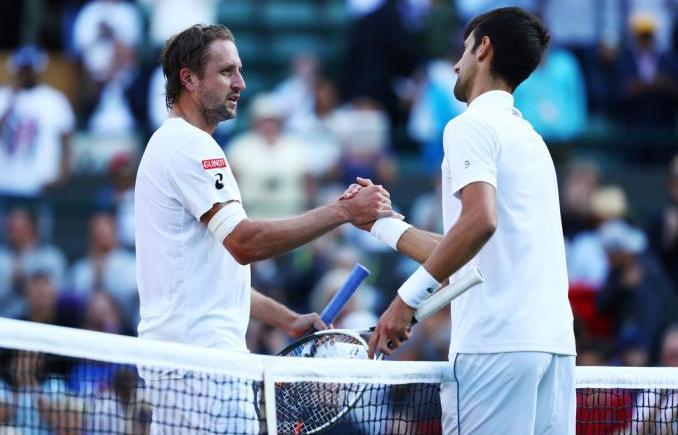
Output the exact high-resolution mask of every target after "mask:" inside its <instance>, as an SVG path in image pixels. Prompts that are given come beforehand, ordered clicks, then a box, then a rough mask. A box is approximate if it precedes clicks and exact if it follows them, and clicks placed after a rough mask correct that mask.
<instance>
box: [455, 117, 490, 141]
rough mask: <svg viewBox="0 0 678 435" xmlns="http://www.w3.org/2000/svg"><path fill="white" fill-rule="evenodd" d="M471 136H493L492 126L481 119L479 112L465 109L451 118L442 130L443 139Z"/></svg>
mask: <svg viewBox="0 0 678 435" xmlns="http://www.w3.org/2000/svg"><path fill="white" fill-rule="evenodd" d="M470 135H473V136H484V137H493V136H494V128H493V127H492V124H491V123H490V122H489V121H487V120H486V119H483V118H482V117H481V116H480V114H478V113H475V112H472V111H468V110H467V111H466V112H464V113H462V114H460V115H458V116H455V117H454V118H452V119H451V120H450V121H449V122H448V123H447V125H446V126H445V130H444V132H443V139H444V140H449V139H455V138H461V137H468V136H470Z"/></svg>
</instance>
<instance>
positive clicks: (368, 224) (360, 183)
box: [339, 177, 405, 232]
mask: <svg viewBox="0 0 678 435" xmlns="http://www.w3.org/2000/svg"><path fill="white" fill-rule="evenodd" d="M368 187H377V188H379V191H380V192H381V193H383V194H384V195H386V197H387V199H388V206H389V209H390V213H389V214H386V215H380V216H379V217H377V218H375V219H371V220H369V221H364V222H362V223H361V222H358V221H355V220H351V223H352V224H353V225H354V226H356V227H357V228H359V229H361V230H364V231H367V232H370V230H371V229H372V225H373V224H374V221H375V220H376V219H379V218H382V217H394V218H396V219H401V220H402V219H404V218H405V217H404V216H403V215H401V214H400V213H396V212H395V211H393V210H392V208H391V200H390V196H391V194H390V193H389V192H388V191H387V190H386V189H384V188H383V186H381V185H375V184H374V183H372V180H370V179H369V178H361V177H357V178H356V182H355V183H353V184H351V185H350V186H349V187H347V188H346V190H345V191H344V193H343V194H342V195H341V197H339V201H340V202H345V201H348V200H351V199H353V198H354V197H355V196H356V195H358V193H360V191H361V190H362V189H364V188H368Z"/></svg>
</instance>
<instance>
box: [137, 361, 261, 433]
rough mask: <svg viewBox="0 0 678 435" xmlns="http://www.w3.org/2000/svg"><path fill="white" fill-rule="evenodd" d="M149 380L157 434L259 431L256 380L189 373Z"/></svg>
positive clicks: (154, 431) (153, 431)
mask: <svg viewBox="0 0 678 435" xmlns="http://www.w3.org/2000/svg"><path fill="white" fill-rule="evenodd" d="M145 383H146V397H147V398H148V400H149V402H150V403H151V406H152V408H153V421H152V423H151V434H153V435H173V434H187V433H201V434H224V433H228V434H236V433H237V434H258V433H259V419H258V416H257V411H256V408H255V403H254V402H255V399H254V389H253V384H254V382H253V381H248V380H243V379H237V378H231V377H227V376H219V375H210V374H204V373H202V374H195V373H187V374H186V375H185V376H184V377H183V378H179V379H159V380H146V381H145Z"/></svg>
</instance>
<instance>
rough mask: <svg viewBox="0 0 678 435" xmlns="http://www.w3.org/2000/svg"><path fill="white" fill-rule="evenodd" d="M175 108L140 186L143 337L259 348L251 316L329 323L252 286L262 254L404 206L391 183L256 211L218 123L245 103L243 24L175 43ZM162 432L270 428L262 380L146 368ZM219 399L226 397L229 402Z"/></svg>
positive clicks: (168, 73)
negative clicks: (264, 417)
mask: <svg viewBox="0 0 678 435" xmlns="http://www.w3.org/2000/svg"><path fill="white" fill-rule="evenodd" d="M161 60H162V67H163V73H164V75H165V77H166V79H167V82H166V98H167V106H168V108H169V109H170V115H169V117H168V119H167V120H166V121H165V122H164V123H163V124H162V126H160V128H159V129H158V130H157V131H156V132H155V133H154V134H153V136H152V137H151V139H150V140H149V142H148V146H147V147H146V150H145V151H144V155H143V157H142V159H141V163H140V165H139V169H138V174H137V180H136V187H135V215H136V251H137V281H138V288H139V296H140V302H141V308H140V310H141V321H140V323H139V327H138V330H139V337H142V338H148V339H154V340H165V341H172V342H179V343H188V344H192V345H198V346H205V347H211V348H219V349H225V350H231V351H241V352H247V348H246V345H245V332H246V329H247V324H248V321H249V317H250V316H252V317H254V318H256V319H258V320H260V321H262V322H264V323H267V324H270V325H273V326H275V327H279V328H282V329H283V330H285V331H286V332H287V333H288V334H290V335H291V336H300V335H301V334H302V333H303V332H304V331H306V330H307V329H308V328H310V327H311V326H314V327H315V328H317V329H323V328H324V327H325V326H326V325H324V324H323V323H322V321H321V320H320V318H319V316H318V315H317V314H315V313H313V314H307V315H300V314H297V313H295V312H293V311H291V310H289V309H287V308H286V307H285V306H283V305H281V304H279V303H277V302H275V301H274V300H272V299H270V298H268V297H266V296H264V295H262V294H260V293H258V292H256V291H255V290H253V289H251V287H250V267H249V263H251V262H253V261H258V260H262V259H265V258H271V257H274V256H276V255H279V254H282V253H284V252H287V251H289V250H291V249H294V248H296V247H298V246H301V245H303V244H305V243H307V242H310V241H311V240H313V239H315V238H317V237H319V236H321V235H322V234H324V233H326V232H328V231H330V230H332V229H333V228H335V227H337V226H339V225H341V224H344V223H348V222H351V223H354V224H364V223H366V222H369V221H372V220H374V219H377V218H380V217H387V216H395V214H394V213H393V212H392V210H391V203H390V200H389V198H388V192H386V191H385V190H384V189H383V188H381V187H380V186H369V187H367V188H366V189H363V190H361V192H359V194H357V195H355V196H354V197H352V198H351V199H350V200H348V201H347V200H342V201H336V202H335V203H332V204H329V205H326V206H323V207H319V208H316V209H314V210H311V211H308V212H306V213H304V214H302V215H299V216H295V217H292V218H286V219H277V220H252V219H249V218H248V217H247V214H246V212H245V209H244V208H243V204H242V201H241V197H240V192H239V190H238V185H237V184H236V181H235V179H234V178H233V174H232V172H231V168H230V166H229V164H228V161H227V160H226V158H225V156H224V153H223V151H222V150H221V148H220V147H219V145H217V143H216V142H215V141H214V139H213V138H212V136H211V134H212V133H213V131H214V129H215V128H216V126H217V124H218V123H219V122H221V121H224V120H226V119H230V118H233V117H234V116H235V114H236V109H237V106H238V100H239V98H240V94H241V92H243V91H244V90H245V82H244V80H243V76H242V74H241V69H242V63H241V60H240V57H239V56H238V50H237V48H236V45H235V41H234V38H233V34H232V33H231V32H230V31H229V30H228V29H227V28H226V27H224V26H220V25H195V26H192V27H190V28H188V29H186V30H184V31H183V32H181V33H179V34H177V35H175V36H174V37H172V38H170V39H169V40H168V41H167V43H166V45H165V48H164V50H163V53H162V56H161ZM144 377H145V379H146V384H147V386H149V397H150V399H151V402H152V404H153V408H154V415H153V425H152V432H154V433H189V432H190V433H236V432H237V433H258V431H259V424H258V422H257V417H256V414H255V413H254V407H253V401H254V399H253V397H252V387H251V384H250V385H247V384H246V383H242V384H238V383H237V382H232V380H231V381H227V380H225V379H223V378H219V377H214V376H209V375H204V374H196V373H185V372H177V373H172V374H170V375H167V374H166V373H163V374H162V375H161V376H152V375H149V374H145V376H144ZM217 405H218V406H217Z"/></svg>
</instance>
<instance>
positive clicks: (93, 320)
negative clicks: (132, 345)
mask: <svg viewBox="0 0 678 435" xmlns="http://www.w3.org/2000/svg"><path fill="white" fill-rule="evenodd" d="M82 328H83V329H88V330H90V331H98V332H107V333H109V334H127V335H134V334H133V333H132V331H133V329H132V326H131V325H129V324H125V320H124V319H123V317H122V314H121V313H120V308H118V305H117V303H116V302H115V300H114V299H113V298H112V297H111V295H109V294H108V293H106V292H104V291H95V292H94V293H93V294H92V296H90V298H89V300H88V301H87V305H86V306H85V313H84V317H83V322H82Z"/></svg>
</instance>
